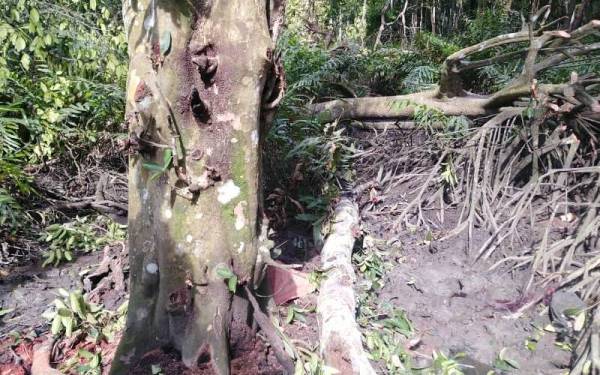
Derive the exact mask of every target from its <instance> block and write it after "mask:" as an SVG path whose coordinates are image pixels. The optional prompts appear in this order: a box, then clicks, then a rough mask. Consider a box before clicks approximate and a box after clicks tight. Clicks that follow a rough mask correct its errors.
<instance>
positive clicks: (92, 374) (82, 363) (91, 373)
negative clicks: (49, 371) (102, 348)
mask: <svg viewBox="0 0 600 375" xmlns="http://www.w3.org/2000/svg"><path fill="white" fill-rule="evenodd" d="M67 369H73V370H75V371H76V373H77V374H80V375H101V374H102V360H101V357H100V353H93V352H90V351H87V350H85V349H79V350H78V351H77V355H75V356H73V357H71V358H69V359H68V360H67V362H66V363H65V365H64V366H63V370H67Z"/></svg>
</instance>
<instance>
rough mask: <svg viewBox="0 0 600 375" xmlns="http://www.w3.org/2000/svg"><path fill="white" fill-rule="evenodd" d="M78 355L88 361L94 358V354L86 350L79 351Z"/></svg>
mask: <svg viewBox="0 0 600 375" xmlns="http://www.w3.org/2000/svg"><path fill="white" fill-rule="evenodd" d="M77 355H78V356H80V357H81V358H84V359H87V360H88V361H89V360H90V359H92V358H94V353H92V352H89V351H87V350H85V349H79V351H78V352H77Z"/></svg>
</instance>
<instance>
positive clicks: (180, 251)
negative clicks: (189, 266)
mask: <svg viewBox="0 0 600 375" xmlns="http://www.w3.org/2000/svg"><path fill="white" fill-rule="evenodd" d="M184 252H185V249H184V248H183V245H182V244H180V243H178V244H177V245H176V246H175V254H177V255H183V253H184Z"/></svg>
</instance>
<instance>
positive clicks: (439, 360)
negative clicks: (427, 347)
mask: <svg viewBox="0 0 600 375" xmlns="http://www.w3.org/2000/svg"><path fill="white" fill-rule="evenodd" d="M462 357H464V354H463V353H458V354H456V355H455V356H454V357H449V356H447V355H445V354H444V353H442V352H436V351H434V352H433V366H432V367H433V371H434V372H435V373H436V374H440V375H463V374H464V373H463V372H462V371H461V365H460V363H459V362H458V361H457V359H460V358H462Z"/></svg>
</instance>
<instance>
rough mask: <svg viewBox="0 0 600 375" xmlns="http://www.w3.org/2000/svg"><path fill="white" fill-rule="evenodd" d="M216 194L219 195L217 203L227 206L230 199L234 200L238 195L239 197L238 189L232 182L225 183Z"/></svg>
mask: <svg viewBox="0 0 600 375" xmlns="http://www.w3.org/2000/svg"><path fill="white" fill-rule="evenodd" d="M217 192H218V193H219V195H218V197H217V200H218V201H219V203H221V204H227V203H229V202H231V200H232V199H234V198H236V197H237V196H238V195H240V188H239V187H238V186H236V184H235V183H234V182H233V180H227V182H226V183H224V184H223V185H221V186H219V188H218V189H217Z"/></svg>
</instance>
